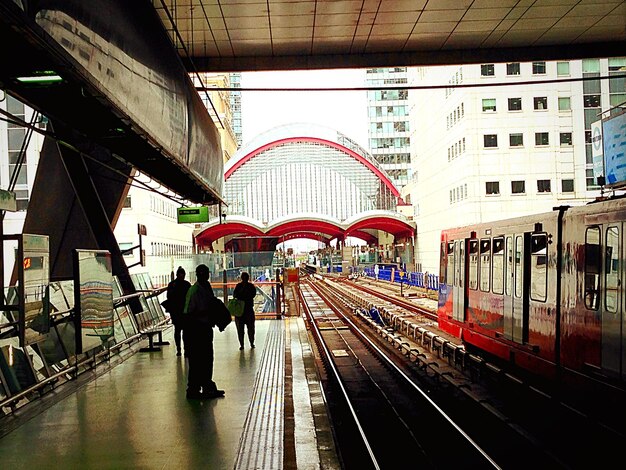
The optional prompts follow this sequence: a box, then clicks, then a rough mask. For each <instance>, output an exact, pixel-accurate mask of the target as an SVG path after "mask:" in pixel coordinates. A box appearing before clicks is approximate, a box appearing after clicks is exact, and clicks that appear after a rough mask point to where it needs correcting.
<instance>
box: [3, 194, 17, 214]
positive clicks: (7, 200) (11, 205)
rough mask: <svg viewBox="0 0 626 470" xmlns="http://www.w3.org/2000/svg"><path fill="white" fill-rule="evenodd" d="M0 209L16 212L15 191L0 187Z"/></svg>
mask: <svg viewBox="0 0 626 470" xmlns="http://www.w3.org/2000/svg"><path fill="white" fill-rule="evenodd" d="M0 210H3V211H9V212H16V211H17V199H16V198H15V193H14V192H11V191H6V190H4V189H0Z"/></svg>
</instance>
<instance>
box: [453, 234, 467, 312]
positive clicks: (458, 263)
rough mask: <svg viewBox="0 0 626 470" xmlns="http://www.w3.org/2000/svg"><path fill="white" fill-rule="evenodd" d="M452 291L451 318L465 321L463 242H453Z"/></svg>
mask: <svg viewBox="0 0 626 470" xmlns="http://www.w3.org/2000/svg"><path fill="white" fill-rule="evenodd" d="M454 260H455V263H454V289H453V294H452V318H454V319H455V320H458V321H461V322H462V321H464V320H465V299H466V293H465V240H455V242H454Z"/></svg>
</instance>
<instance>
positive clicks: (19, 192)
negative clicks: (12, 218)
mask: <svg viewBox="0 0 626 470" xmlns="http://www.w3.org/2000/svg"><path fill="white" fill-rule="evenodd" d="M15 202H16V204H17V210H18V211H25V210H26V209H28V190H27V189H16V190H15Z"/></svg>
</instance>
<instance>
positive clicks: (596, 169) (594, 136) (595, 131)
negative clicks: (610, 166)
mask: <svg viewBox="0 0 626 470" xmlns="http://www.w3.org/2000/svg"><path fill="white" fill-rule="evenodd" d="M591 157H592V159H593V179H594V181H595V182H596V183H597V181H598V178H599V177H602V176H604V151H603V148H602V121H601V120H600V121H596V122H593V123H591Z"/></svg>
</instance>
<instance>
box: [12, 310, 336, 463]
mask: <svg viewBox="0 0 626 470" xmlns="http://www.w3.org/2000/svg"><path fill="white" fill-rule="evenodd" d="M256 332H257V333H256V336H257V337H256V340H255V343H256V346H257V347H256V349H251V348H250V347H249V345H248V343H247V341H246V346H245V349H244V350H243V351H240V350H239V343H238V341H237V334H236V329H235V325H234V324H231V325H229V326H228V327H227V328H226V330H225V331H224V332H222V333H219V332H217V330H215V339H214V349H215V364H214V369H215V372H214V380H215V382H216V383H217V385H218V387H219V388H221V389H224V390H225V391H226V396H225V397H223V398H218V399H213V400H203V401H197V400H188V399H186V397H185V389H186V374H187V365H186V360H185V358H184V357H177V356H176V355H175V354H176V350H175V346H174V344H173V338H172V329H169V330H168V332H167V333H166V334H164V339H165V340H169V341H170V342H171V343H172V344H170V345H169V346H163V347H162V349H161V351H157V352H149V353H146V352H137V353H136V354H134V355H132V356H131V357H129V358H128V359H126V360H125V361H124V362H122V363H121V364H119V365H117V366H115V367H114V368H112V369H111V370H109V371H108V372H106V373H105V374H103V375H101V376H99V377H98V378H96V379H94V380H93V381H91V382H89V383H87V384H86V385H83V386H81V387H79V388H78V389H77V390H76V391H75V392H74V393H72V394H70V395H69V396H67V397H66V398H64V399H62V400H60V401H58V402H57V403H55V404H53V405H52V406H50V407H49V408H47V409H45V410H43V411H42V412H41V413H39V414H37V415H36V416H34V417H32V418H31V419H29V420H28V421H27V422H25V423H23V424H21V425H19V426H18V427H17V428H16V429H14V430H13V431H11V432H10V433H8V434H6V435H5V436H4V437H2V438H1V439H0V467H1V468H3V469H22V468H23V469H48V468H50V469H59V468H63V469H124V468H132V469H272V470H280V469H283V468H298V469H316V468H339V467H340V466H339V464H338V459H337V456H336V453H335V449H334V444H333V442H332V432H331V430H330V427H329V424H328V416H327V415H326V408H325V405H324V401H323V398H322V397H323V394H322V393H321V390H320V386H319V382H318V381H317V374H316V371H315V368H314V365H313V364H314V362H313V357H312V353H311V348H310V344H309V342H308V336H307V332H306V328H305V326H304V322H303V321H302V319H301V318H297V317H287V318H284V319H280V320H257V322H256Z"/></svg>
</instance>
